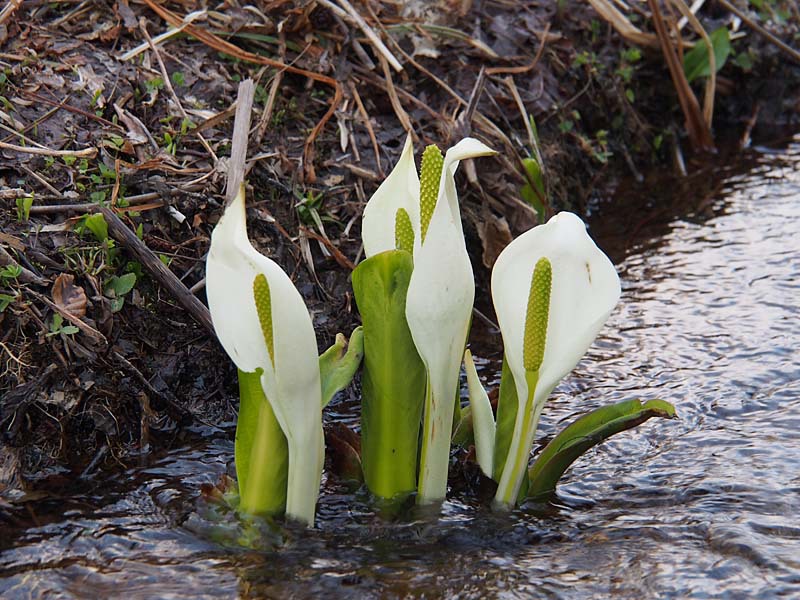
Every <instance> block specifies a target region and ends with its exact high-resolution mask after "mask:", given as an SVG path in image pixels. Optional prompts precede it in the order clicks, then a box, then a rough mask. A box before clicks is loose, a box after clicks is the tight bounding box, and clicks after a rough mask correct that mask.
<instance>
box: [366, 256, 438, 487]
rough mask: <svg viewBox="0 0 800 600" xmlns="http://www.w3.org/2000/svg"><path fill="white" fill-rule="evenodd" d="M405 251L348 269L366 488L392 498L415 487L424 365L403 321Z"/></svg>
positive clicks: (407, 275)
mask: <svg viewBox="0 0 800 600" xmlns="http://www.w3.org/2000/svg"><path fill="white" fill-rule="evenodd" d="M412 269H413V264H412V260H411V255H410V254H409V253H408V252H405V251H403V250H391V251H388V252H382V253H380V254H376V255H375V256H372V257H370V258H369V259H367V260H365V261H363V262H362V263H361V264H359V265H358V267H357V268H356V270H355V271H353V291H354V292H355V298H356V303H357V304H358V310H359V312H360V313H361V320H362V322H363V324H364V370H363V374H362V380H361V383H362V400H361V457H362V463H363V466H364V478H365V480H366V483H367V487H369V489H370V491H371V492H372V493H373V494H375V495H376V496H379V497H380V498H384V499H394V498H396V497H399V496H403V495H405V494H408V493H410V492H413V491H414V490H415V489H416V483H417V453H418V447H419V430H420V420H421V417H422V407H423V403H424V400H425V378H426V377H425V365H424V364H423V362H422V359H420V357H419V354H417V349H416V347H415V346H414V341H413V339H412V338H411V332H410V331H409V329H408V323H407V322H406V315H405V313H406V293H407V291H408V282H409V281H410V279H411V271H412Z"/></svg>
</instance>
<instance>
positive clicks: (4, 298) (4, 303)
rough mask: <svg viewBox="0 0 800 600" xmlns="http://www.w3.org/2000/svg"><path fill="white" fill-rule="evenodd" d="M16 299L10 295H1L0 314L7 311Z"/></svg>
mask: <svg viewBox="0 0 800 600" xmlns="http://www.w3.org/2000/svg"><path fill="white" fill-rule="evenodd" d="M16 299H17V298H16V296H11V295H10V294H0V313H1V312H3V311H4V310H5V309H7V308H8V306H9V305H10V304H11V303H13V302H14V300H16Z"/></svg>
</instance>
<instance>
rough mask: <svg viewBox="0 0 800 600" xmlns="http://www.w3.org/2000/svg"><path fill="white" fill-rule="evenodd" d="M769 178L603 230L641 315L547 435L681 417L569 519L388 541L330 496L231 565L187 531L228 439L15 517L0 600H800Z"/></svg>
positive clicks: (368, 516)
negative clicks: (605, 423)
mask: <svg viewBox="0 0 800 600" xmlns="http://www.w3.org/2000/svg"><path fill="white" fill-rule="evenodd" d="M753 161H754V162H753V163H752V164H751V165H748V169H747V171H746V172H744V173H743V172H737V171H735V170H733V169H728V170H727V171H726V170H725V169H721V168H718V169H715V170H716V171H717V172H718V173H722V174H723V177H722V179H720V178H719V177H710V176H709V173H708V172H705V173H701V175H700V176H699V177H697V178H695V179H694V180H688V181H686V182H681V184H680V185H679V186H677V187H675V186H674V185H673V187H674V188H675V191H674V192H673V193H666V194H658V195H654V196H653V207H654V209H653V210H652V211H649V212H646V213H645V212H642V211H641V210H639V211H636V210H632V209H631V207H630V206H626V204H625V202H624V199H622V198H618V199H616V200H615V201H614V202H609V203H608V204H607V205H605V206H603V207H601V209H600V212H599V213H598V214H596V215H595V216H594V218H593V226H592V227H593V229H592V230H593V233H594V235H595V236H596V237H598V238H599V240H600V244H601V246H603V247H604V248H608V249H609V251H610V252H611V254H612V255H613V256H614V258H615V259H616V260H617V261H618V263H619V268H620V272H621V276H622V280H623V282H624V284H623V285H624V290H623V298H622V302H621V304H620V307H619V308H618V310H617V311H616V312H615V313H614V315H613V316H612V319H611V321H610V323H609V326H608V327H607V328H606V329H605V330H604V333H603V334H602V336H601V338H600V339H599V340H598V341H597V343H596V344H595V345H594V346H593V348H592V350H591V351H590V354H589V356H588V357H587V359H586V360H584V361H583V362H581V364H580V365H579V366H578V368H577V369H576V371H575V373H574V374H573V375H572V376H571V377H569V378H568V379H567V380H565V381H564V382H562V384H561V385H560V386H559V387H558V388H557V390H556V392H555V393H554V396H553V398H552V399H551V401H550V403H549V405H548V407H547V408H546V410H545V413H544V415H543V417H542V425H541V434H542V435H551V434H552V433H553V432H554V431H555V430H557V429H558V428H559V427H560V426H561V424H562V423H563V422H565V421H568V420H569V419H571V418H572V417H573V416H574V415H575V414H576V413H578V412H583V411H585V410H589V409H591V408H595V407H597V406H600V405H601V404H604V403H608V402H612V401H617V400H622V399H626V398H631V397H640V398H642V399H649V398H655V397H661V398H664V399H666V400H669V401H671V402H673V403H674V404H675V405H676V406H677V408H678V411H679V414H680V417H681V418H680V420H678V421H673V422H658V423H657V424H653V423H650V424H648V425H646V426H644V427H642V428H640V429H637V430H633V431H629V432H626V433H625V434H623V435H621V436H618V437H616V438H613V439H612V440H610V441H609V442H606V443H605V444H603V445H601V446H599V447H597V448H596V449H595V450H593V451H592V452H591V454H590V456H588V457H585V458H584V459H581V460H579V461H578V462H577V463H575V465H574V466H573V468H572V469H571V471H570V472H569V473H568V475H567V479H566V481H565V482H564V484H563V485H562V486H561V488H560V492H559V497H558V499H557V500H556V502H554V503H553V504H552V505H549V506H546V507H542V506H538V507H537V506H531V507H525V509H523V510H518V511H515V512H513V513H511V514H510V515H497V514H493V513H492V512H491V511H489V510H488V509H487V508H486V507H485V506H484V505H482V504H481V503H480V502H479V501H477V500H476V499H473V498H463V497H455V498H453V499H451V500H450V501H448V502H447V503H446V504H445V506H444V508H443V511H442V513H441V515H439V516H438V517H435V518H431V517H430V516H429V515H425V514H422V513H419V512H417V511H414V510H411V511H409V513H408V514H407V515H406V518H404V519H402V520H399V521H396V522H387V521H385V520H383V519H381V518H380V517H378V516H377V515H375V514H374V512H373V511H372V509H371V508H370V506H369V505H368V504H367V503H366V502H365V501H364V499H363V498H360V497H359V496H353V495H352V494H350V492H349V490H347V489H345V488H342V487H339V486H338V484H337V483H336V482H334V481H328V482H326V484H325V487H324V493H323V496H322V499H321V501H320V505H319V525H318V528H317V530H316V531H314V532H312V533H305V532H302V531H295V532H292V533H291V534H290V539H289V541H288V543H287V546H286V548H285V549H284V550H283V551H282V552H281V553H280V554H277V555H276V554H269V553H262V552H255V551H245V550H238V551H234V550H230V549H225V548H221V547H220V546H217V545H215V544H213V543H211V542H208V541H205V540H204V539H203V538H202V537H199V536H198V535H196V534H194V533H192V531H191V528H190V527H187V518H188V519H190V513H191V511H192V509H193V506H194V502H195V497H196V495H197V488H198V486H199V484H200V483H202V482H207V481H213V480H216V479H217V478H218V477H219V476H220V475H221V474H222V473H224V472H226V469H227V468H228V467H227V464H226V463H227V461H229V460H230V459H231V456H232V444H231V442H230V441H229V440H228V439H227V438H225V436H220V435H219V434H218V433H216V434H211V433H209V434H208V436H207V437H206V438H203V439H202V440H201V441H200V442H198V443H197V444H195V445H193V446H191V447H187V448H185V449H182V450H177V451H173V452H170V453H169V454H166V455H164V456H161V457H153V460H152V461H151V463H150V464H149V465H148V466H145V467H142V468H137V469H132V470H131V471H129V472H127V473H122V474H119V475H117V476H116V477H115V478H114V479H113V480H112V481H109V482H105V483H104V484H103V486H102V488H101V489H86V490H82V491H81V493H80V494H76V493H74V492H72V493H71V494H70V495H68V496H66V497H63V498H55V499H53V498H47V499H42V500H40V501H37V502H33V501H32V502H30V503H29V504H28V508H30V510H31V511H32V512H31V513H27V512H25V511H24V510H23V509H20V510H19V511H16V512H14V511H12V513H11V514H12V516H13V519H12V520H10V521H8V523H9V527H8V528H6V527H5V525H4V532H8V533H7V535H5V536H3V537H4V538H5V539H3V540H0V548H6V549H5V550H4V551H3V552H2V554H0V575H2V577H3V579H2V580H0V595H1V596H2V597H3V598H15V597H41V596H50V595H54V596H58V597H106V596H114V595H118V594H120V593H121V592H122V591H123V590H124V596H125V597H126V598H151V597H158V598H171V597H186V596H191V597H194V598H206V597H208V598H211V597H221V598H229V597H236V596H239V595H241V596H253V597H273V596H274V597H281V598H288V597H298V598H306V597H311V596H317V595H319V596H323V595H324V596H326V597H350V596H354V597H359V598H373V597H374V598H384V597H405V596H423V595H424V596H426V597H432V598H435V597H451V596H457V597H459V598H483V597H487V596H488V597H500V598H516V597H531V596H536V597H541V596H544V597H559V598H560V597H563V598H586V597H590V596H593V595H602V596H607V595H611V594H614V595H617V596H620V597H626V598H641V597H676V598H678V597H688V596H692V597H706V598H717V597H724V598H728V597H745V596H747V597H753V596H764V597H771V596H777V595H781V594H786V595H791V594H792V593H793V591H795V592H796V590H797V586H798V585H799V584H800V526H799V525H798V521H797V515H798V514H800V452H799V451H798V450H800V362H799V361H798V359H797V348H798V347H800V333H799V332H798V298H800V294H798V292H800V277H798V275H800V251H798V246H797V243H796V241H794V240H796V229H797V227H796V223H797V222H798V219H800V173H799V172H798V170H797V166H798V165H800V145H797V144H795V145H793V146H790V147H789V148H788V149H787V150H784V151H781V152H780V153H774V152H770V153H766V152H761V153H760V154H756V155H754V157H753ZM699 181H702V182H703V184H702V186H700V185H698V184H697V182H699ZM665 185H666V184H665ZM663 189H664V190H665V191H669V190H670V188H669V187H665V188H663ZM636 193H640V194H641V193H643V192H636ZM481 350H482V349H481V347H480V344H478V345H477V347H476V348H475V352H476V353H479V354H480V353H481ZM494 351H495V349H492V348H486V351H485V352H483V354H484V355H487V356H488V355H491V354H492V352H494ZM487 370H488V369H487ZM354 406H355V403H354V401H353V399H352V398H351V399H349V400H347V401H344V402H340V403H339V404H338V405H336V406H334V407H333V412H332V413H331V415H330V416H331V417H332V418H336V419H338V420H344V421H347V422H350V423H352V422H353V420H354ZM31 515H36V518H37V519H38V521H36V520H35V519H33V517H31ZM14 519H16V520H14ZM32 519H33V521H34V522H35V523H38V524H35V525H33V526H31V522H32ZM190 521H191V519H190ZM190 521H189V522H190Z"/></svg>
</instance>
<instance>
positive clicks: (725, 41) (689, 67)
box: [683, 27, 731, 82]
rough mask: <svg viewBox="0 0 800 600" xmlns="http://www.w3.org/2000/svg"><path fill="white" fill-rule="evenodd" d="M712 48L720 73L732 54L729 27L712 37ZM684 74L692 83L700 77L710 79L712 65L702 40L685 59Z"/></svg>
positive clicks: (720, 29) (717, 31) (718, 31)
mask: <svg viewBox="0 0 800 600" xmlns="http://www.w3.org/2000/svg"><path fill="white" fill-rule="evenodd" d="M708 37H709V38H711V47H712V48H713V49H714V63H715V66H716V70H717V71H719V70H720V69H721V68H722V67H723V65H724V64H725V61H727V60H728V56H729V55H730V53H731V39H730V35H729V34H728V29H727V27H720V28H719V29H717V30H716V31H714V32H713V33H711V35H709V36H708ZM683 72H684V73H685V74H686V79H687V80H688V81H689V82H691V81H693V80H695V79H697V78H698V77H708V76H709V75H710V74H711V65H710V64H709V60H708V47H707V46H706V45H705V43H704V42H703V41H702V40H701V41H698V42H697V43H696V44H695V45H694V48H692V49H691V50H689V52H687V53H686V55H685V56H684V57H683Z"/></svg>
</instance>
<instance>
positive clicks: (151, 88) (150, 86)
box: [144, 77, 164, 95]
mask: <svg viewBox="0 0 800 600" xmlns="http://www.w3.org/2000/svg"><path fill="white" fill-rule="evenodd" d="M144 87H145V89H146V90H147V93H148V94H151V95H152V94H155V93H156V92H157V91H158V90H161V89H164V80H163V79H161V77H153V78H152V79H148V80H147V81H145V82H144Z"/></svg>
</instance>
